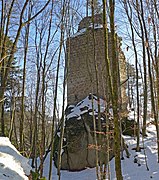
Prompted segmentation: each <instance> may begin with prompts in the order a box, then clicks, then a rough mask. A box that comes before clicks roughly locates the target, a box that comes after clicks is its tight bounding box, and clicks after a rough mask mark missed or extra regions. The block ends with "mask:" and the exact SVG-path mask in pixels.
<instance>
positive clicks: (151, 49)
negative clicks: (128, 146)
mask: <svg viewBox="0 0 159 180" xmlns="http://www.w3.org/2000/svg"><path fill="white" fill-rule="evenodd" d="M0 12H1V13H0V135H1V136H6V137H9V139H10V141H11V142H12V143H13V144H14V145H15V147H16V148H17V149H18V150H19V152H20V153H21V154H22V155H23V156H26V157H27V158H30V159H31V160H32V161H31V165H32V167H34V168H35V172H36V173H39V178H42V177H43V164H44V161H45V159H46V157H47V155H48V154H49V153H50V164H49V167H48V168H49V180H51V179H52V166H53V156H54V145H55V134H56V133H57V129H58V128H59V127H61V136H60V142H59V152H58V167H57V169H58V176H59V179H61V176H60V168H61V151H62V146H63V136H64V125H65V108H66V106H67V90H66V87H67V75H68V66H69V50H67V48H66V41H67V42H68V43H69V40H70V38H71V36H72V35H73V34H75V33H76V32H77V28H78V24H79V22H80V20H81V19H82V18H84V17H86V16H87V17H88V16H91V17H92V18H91V21H92V27H93V35H94V31H95V24H94V15H95V14H98V13H99V14H102V18H103V30H104V37H103V43H104V48H105V59H104V61H105V66H106V71H107V79H106V81H107V85H105V88H106V89H107V90H106V91H105V96H106V98H105V101H106V111H105V113H106V116H107V110H108V109H109V108H110V106H111V107H112V109H113V124H114V134H113V137H114V142H115V170H116V177H117V180H122V179H123V176H122V167H121V149H122V148H123V144H124V142H123V141H124V140H123V139H122V130H121V126H119V124H120V120H121V119H122V115H121V114H122V113H123V111H122V108H121V101H122V100H121V96H120V93H119V92H120V90H121V87H122V85H121V82H120V83H119V71H120V68H119V66H120V62H119V61H118V57H117V53H116V51H117V48H118V47H117V34H118V36H119V37H121V38H122V49H123V52H124V54H125V56H126V61H127V66H126V67H127V69H126V74H127V78H126V80H125V82H124V84H125V85H126V88H127V97H128V102H127V103H128V107H129V108H130V109H132V108H133V109H134V110H135V112H136V148H135V150H136V151H137V152H140V151H141V148H142V147H140V135H142V137H143V139H144V138H145V137H146V136H147V130H146V126H147V119H148V116H151V117H152V118H153V119H154V124H155V126H156V134H157V141H156V143H157V151H158V159H157V161H158V162H159V126H158V118H159V64H158V63H159V1H158V0H153V1H151V0H144V1H143V0H116V1H115V0H109V1H106V0H102V1H100V0H86V1H84V0H79V1H77V0H61V1H56V0H43V1H41V0H40V1H38V0H23V1H22V0H1V1H0ZM108 32H109V33H110V38H111V43H112V45H111V48H112V49H111V53H112V54H111V57H112V62H110V59H109V57H108V46H109V44H108ZM93 37H94V36H93ZM95 44H96V42H95V38H94V48H95ZM66 57H67V58H66ZM94 62H95V63H94V64H95V65H94V66H95V71H96V81H97V82H96V87H97V95H98V89H99V87H98V86H99V83H98V81H99V76H98V73H99V72H98V68H97V66H98V65H97V64H96V54H95V51H94ZM112 69H113V71H112ZM92 83H93V82H92ZM90 93H91V92H90ZM133 94H135V97H134V95H133ZM98 101H100V100H99V99H98ZM141 101H142V103H141ZM148 101H150V104H151V114H149V112H148ZM92 103H93V101H92ZM92 106H93V104H92ZM98 110H99V111H98V112H100V103H99V107H98ZM125 113H126V112H125ZM98 118H99V119H100V113H99V114H98ZM141 121H142V122H141ZM92 124H93V125H94V139H95V145H96V147H97V146H100V145H101V144H102V140H101V138H100V135H99V138H98V140H97V137H96V136H97V133H96V126H97V125H96V122H95V119H94V118H93V122H92ZM100 126H101V125H100V124H98V127H100ZM108 131H109V129H108V128H107V126H106V129H105V132H106V134H107V137H106V139H107V141H108V140H109V133H108ZM107 143H108V142H107ZM107 145H109V143H108V144H107ZM124 146H125V145H124ZM95 149H96V158H97V159H96V174H97V179H101V180H102V179H106V172H109V164H108V165H107V164H104V167H103V164H102V163H101V162H100V160H99V159H98V154H99V155H100V151H98V150H97V149H98V148H95ZM107 154H108V159H109V150H108V148H107ZM37 157H39V158H40V165H39V164H38V163H37ZM108 174H109V173H108ZM107 178H108V179H110V177H109V175H107Z"/></svg>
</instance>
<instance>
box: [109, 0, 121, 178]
mask: <svg viewBox="0 0 159 180" xmlns="http://www.w3.org/2000/svg"><path fill="white" fill-rule="evenodd" d="M109 7H110V31H111V32H110V36H111V42H112V46H111V52H112V54H111V55H112V69H113V71H112V82H113V83H112V84H113V87H112V95H113V96H112V105H113V117H114V141H115V171H116V178H117V180H122V179H123V177H122V171H121V160H120V128H119V121H118V120H119V114H118V108H119V106H118V62H117V57H116V39H115V25H114V12H115V0H109Z"/></svg>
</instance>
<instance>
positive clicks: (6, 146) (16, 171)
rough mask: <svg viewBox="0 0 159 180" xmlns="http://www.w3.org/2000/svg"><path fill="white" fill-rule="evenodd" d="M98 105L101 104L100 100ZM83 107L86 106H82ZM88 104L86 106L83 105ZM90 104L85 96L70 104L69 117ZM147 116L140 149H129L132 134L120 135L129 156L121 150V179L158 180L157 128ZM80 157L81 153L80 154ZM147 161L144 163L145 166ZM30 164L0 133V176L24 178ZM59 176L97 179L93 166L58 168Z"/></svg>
mask: <svg viewBox="0 0 159 180" xmlns="http://www.w3.org/2000/svg"><path fill="white" fill-rule="evenodd" d="M100 103H101V106H102V105H103V104H104V103H103V102H102V101H100ZM83 107H85V109H82V108H83ZM86 107H87V108H86ZM91 107H92V104H91V100H90V99H89V98H88V97H87V98H85V99H84V100H83V101H82V102H81V103H78V104H77V105H76V106H74V107H72V110H71V113H70V115H69V117H67V118H71V117H79V119H80V116H81V115H82V114H83V113H84V112H85V110H87V111H89V109H90V108H91ZM94 112H95V113H96V112H97V105H96V98H95V97H94ZM129 118H130V119H133V118H134V112H130V114H129ZM151 120H152V119H149V123H148V124H147V135H148V136H147V137H146V138H144V141H143V139H142V137H141V138H140V147H143V149H142V150H141V152H136V151H135V150H132V149H133V148H135V147H136V140H135V139H134V137H130V136H123V137H124V139H125V141H126V143H127V145H128V146H129V147H128V150H129V153H130V154H131V156H130V158H127V157H126V154H125V152H124V160H122V161H121V162H122V173H123V177H124V180H148V179H153V180H159V163H157V146H156V141H157V139H156V129H155V125H154V124H153V123H151ZM79 158H80V157H79ZM49 161H50V157H49V155H48V156H47V158H46V160H45V162H44V176H45V177H46V179H48V174H49V163H50V162H49ZM146 162H147V166H146ZM114 167H115V166H114V159H113V160H112V161H111V162H110V173H111V174H110V176H111V180H115V179H116V178H115V168H114ZM52 172H53V173H52V179H53V180H57V179H58V176H57V170H56V168H55V167H54V166H53V169H52ZM29 173H30V166H29V165H28V160H27V159H26V158H24V157H23V156H21V155H20V153H19V152H18V151H17V150H16V148H15V147H14V146H13V145H12V144H11V143H10V141H9V139H8V138H4V137H0V180H5V179H6V180H8V179H14V180H23V179H28V178H27V176H26V174H27V175H29ZM61 179H62V180H96V170H95V168H92V169H91V168H88V169H85V170H83V171H80V172H68V171H61Z"/></svg>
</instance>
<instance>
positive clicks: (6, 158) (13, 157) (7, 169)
mask: <svg viewBox="0 0 159 180" xmlns="http://www.w3.org/2000/svg"><path fill="white" fill-rule="evenodd" d="M30 170H31V167H30V166H29V164H28V159H26V158H25V157H23V156H22V155H20V153H19V152H18V151H17V149H16V148H15V147H14V146H13V145H12V144H11V142H10V141H9V139H8V138H6V137H0V180H8V179H12V180H22V179H24V180H25V179H28V177H27V175H29V174H30Z"/></svg>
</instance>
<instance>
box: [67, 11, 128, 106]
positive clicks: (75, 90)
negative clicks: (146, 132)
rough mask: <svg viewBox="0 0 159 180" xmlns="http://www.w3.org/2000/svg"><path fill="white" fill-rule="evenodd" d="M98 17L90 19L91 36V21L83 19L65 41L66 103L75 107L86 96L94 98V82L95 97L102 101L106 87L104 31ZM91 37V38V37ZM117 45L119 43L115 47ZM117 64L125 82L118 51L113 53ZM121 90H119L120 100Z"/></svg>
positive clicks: (123, 68) (120, 52) (121, 77)
mask: <svg viewBox="0 0 159 180" xmlns="http://www.w3.org/2000/svg"><path fill="white" fill-rule="evenodd" d="M102 25H103V22H102V15H101V14H97V15H95V18H94V27H95V28H94V33H93V28H92V22H91V17H85V18H84V19H83V20H82V21H81V22H80V23H79V27H78V31H77V33H76V34H74V35H73V36H72V37H71V38H70V39H69V40H67V52H68V56H67V57H68V61H69V67H68V79H67V102H68V104H76V103H77V102H79V101H81V100H82V99H84V98H85V97H86V96H88V95H89V93H93V94H97V79H98V82H99V86H98V87H99V88H98V95H99V96H100V97H104V94H105V93H104V92H105V89H106V86H107V73H106V66H105V52H104V31H103V26H102ZM93 34H94V36H93ZM118 44H119V43H118ZM108 46H109V47H108V54H109V58H110V61H112V60H111V40H110V35H109V34H108ZM117 53H118V54H117V55H118V59H119V61H120V63H119V64H120V67H119V68H120V81H121V82H122V81H124V80H125V79H126V61H125V56H124V53H123V52H122V50H121V48H120V47H118V50H117ZM124 94H125V90H124V88H123V90H122V96H124Z"/></svg>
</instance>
